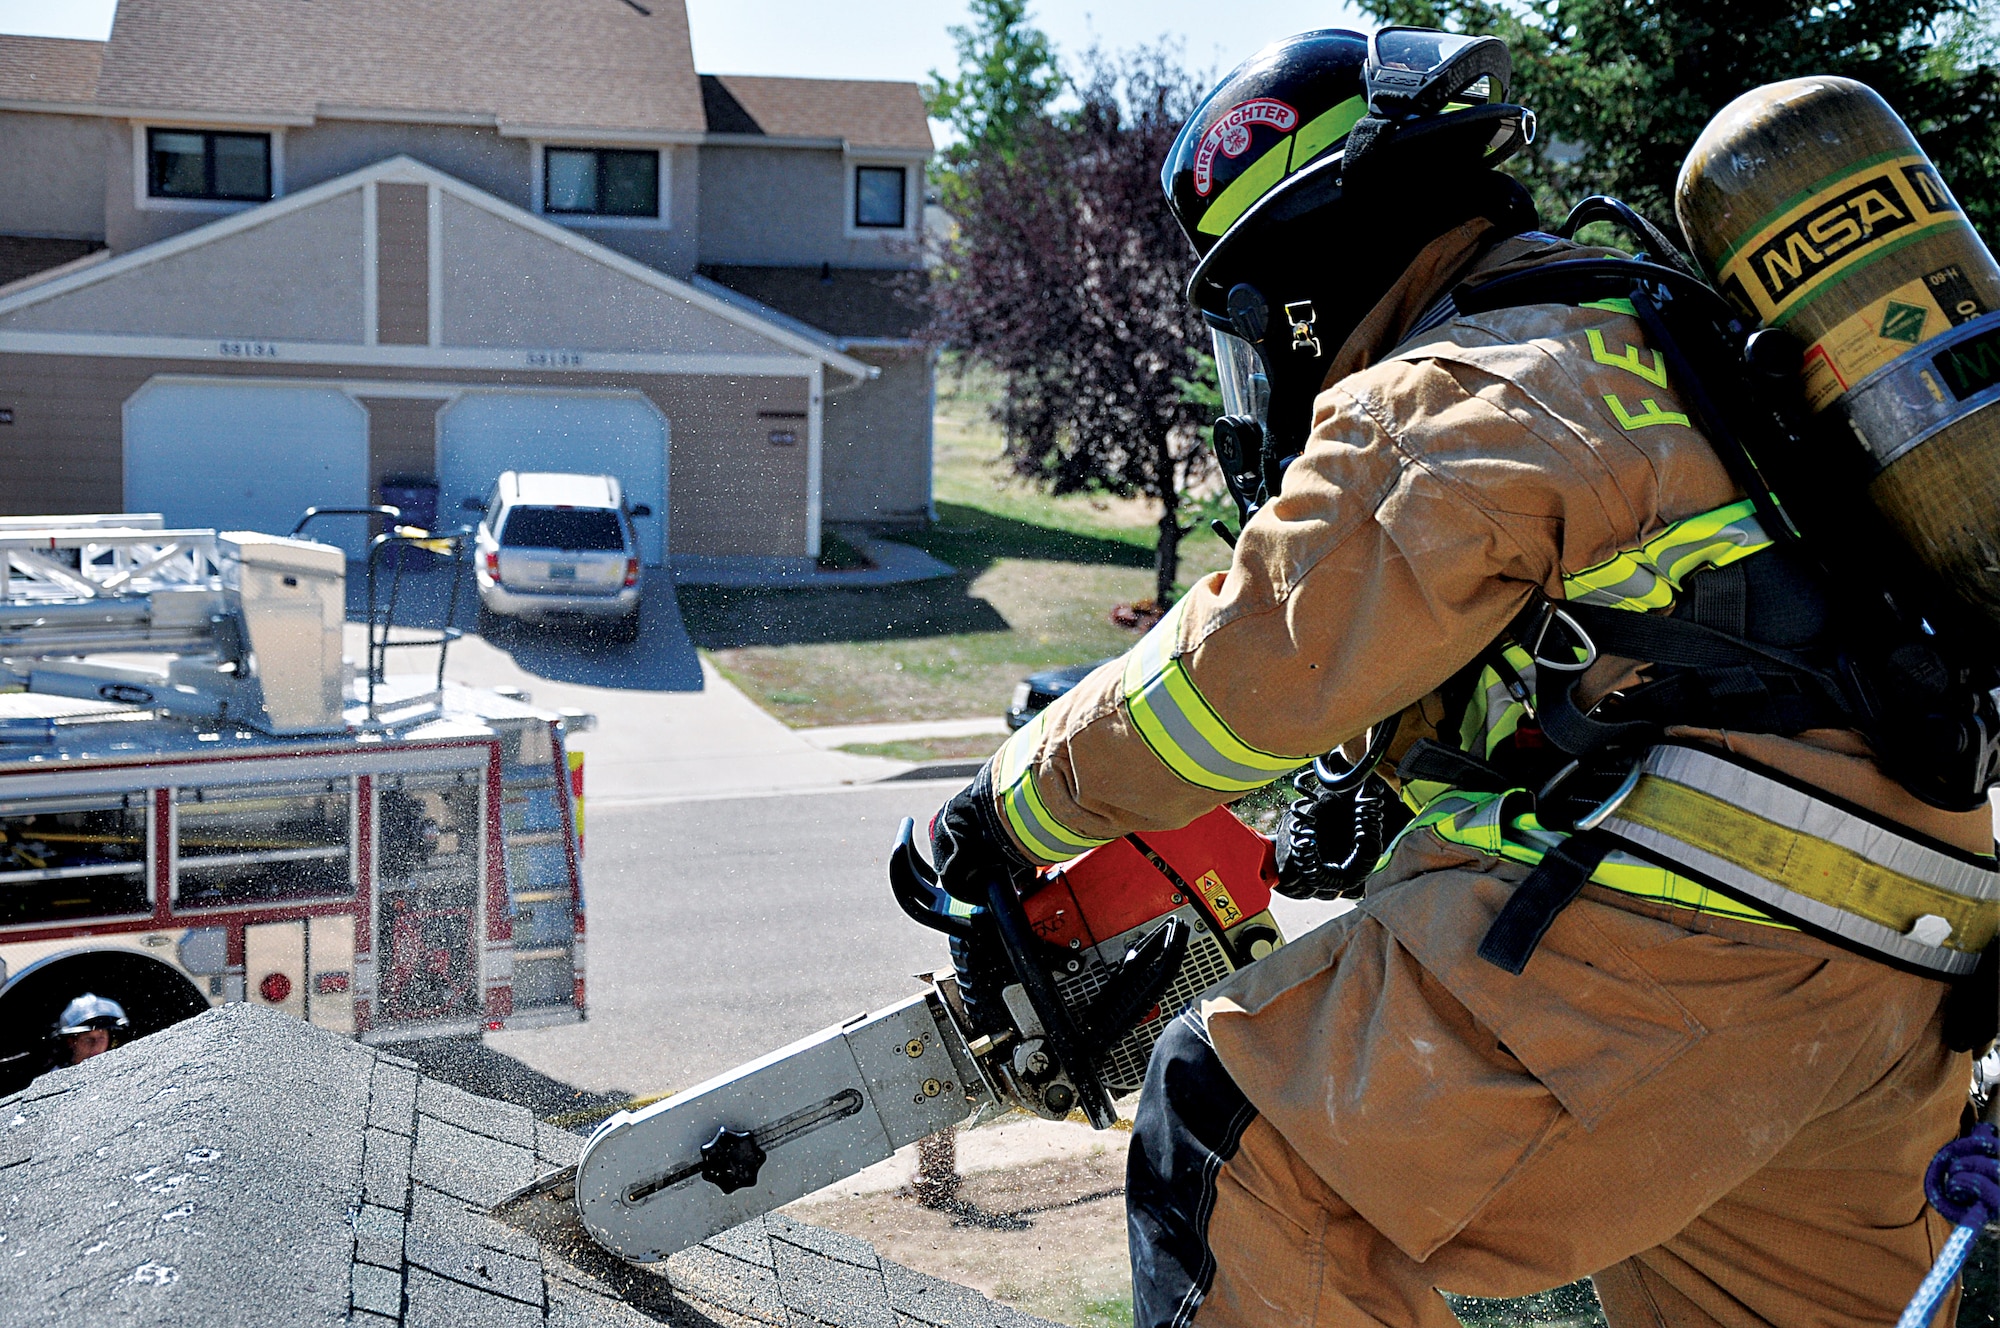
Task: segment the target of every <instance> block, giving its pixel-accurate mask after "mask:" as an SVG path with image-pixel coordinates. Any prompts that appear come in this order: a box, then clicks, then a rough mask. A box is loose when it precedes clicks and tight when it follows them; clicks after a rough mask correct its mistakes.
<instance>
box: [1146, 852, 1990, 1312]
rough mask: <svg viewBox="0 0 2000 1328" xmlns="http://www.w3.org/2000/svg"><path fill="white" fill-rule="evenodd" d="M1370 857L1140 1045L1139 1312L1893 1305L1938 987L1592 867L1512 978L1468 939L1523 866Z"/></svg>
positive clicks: (1937, 1237) (1938, 1237)
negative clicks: (1612, 880)
mask: <svg viewBox="0 0 2000 1328" xmlns="http://www.w3.org/2000/svg"><path fill="white" fill-rule="evenodd" d="M1424 855H1430V857H1431V858H1432V860H1431V861H1429V862H1422V861H1418V862H1412V861H1410V858H1411V857H1412V856H1415V857H1419V858H1421V857H1423V856H1424ZM1398 860H1399V865H1400V866H1402V867H1403V868H1404V869H1405V870H1404V871H1402V872H1397V871H1395V869H1393V868H1392V874H1395V875H1400V876H1405V877H1406V879H1403V880H1401V882H1400V883H1399V884H1395V885H1392V886H1389V887H1388V888H1386V889H1382V888H1378V889H1376V890H1374V891H1373V892H1371V895H1370V898H1369V899H1368V900H1367V901H1366V902H1365V903H1364V904H1363V905H1362V907H1361V908H1360V909H1358V910H1357V911H1356V912H1354V913H1351V914H1349V915H1347V916H1346V917H1343V918H1340V919H1337V920H1336V921H1334V922H1332V923H1329V924H1328V925H1326V926H1324V927H1322V928H1320V929H1318V930H1317V931H1314V932H1312V933H1310V934H1309V935H1307V936H1304V937H1301V938H1298V939H1297V940H1295V941H1294V942H1293V943H1292V944H1291V945H1289V946H1287V947H1286V948H1284V949H1283V950H1280V951H1279V952H1278V953H1277V954H1275V955H1273V956H1271V957H1270V958H1269V959H1266V960H1264V961H1263V962H1261V963H1259V964H1257V965H1255V966H1253V967H1251V968H1249V969H1247V970H1245V971H1244V972H1242V973H1241V974H1239V975H1238V976H1237V977H1236V978H1234V979H1232V980H1231V981H1230V982H1228V983H1226V984H1224V985H1223V986H1222V987H1221V988H1219V989H1217V990H1216V991H1214V992H1211V993H1210V994H1209V995H1208V996H1207V997H1205V998H1204V1000H1203V1001H1202V1002H1201V1004H1200V1007H1199V1008H1198V1010H1197V1011H1194V1012H1191V1013H1190V1015H1189V1016H1188V1017H1187V1018H1186V1019H1185V1020H1184V1021H1183V1022H1182V1024H1181V1025H1180V1026H1179V1027H1178V1028H1177V1030H1176V1033H1175V1034H1173V1035H1170V1037H1169V1038H1168V1039H1166V1040H1163V1043H1162V1047H1163V1050H1164V1051H1165V1052H1166V1054H1165V1055H1160V1056H1156V1060H1155V1073H1154V1075H1153V1076H1152V1078H1151V1079H1150V1080H1149V1083H1148V1093H1147V1101H1146V1102H1145V1103H1143V1104H1142V1107H1141V1113H1140V1116H1141V1118H1140V1121H1139V1127H1138V1129H1137V1131H1136V1132H1135V1136H1134V1146H1133V1155H1132V1175H1131V1185H1130V1190H1129V1193H1130V1195H1131V1199H1130V1207H1131V1213H1132V1224H1133V1256H1134V1270H1135V1291H1136V1301H1137V1305H1138V1308H1139V1320H1140V1328H1154V1326H1155V1325H1163V1324H1176V1325H1183V1324H1190V1323H1192V1324H1198V1325H1216V1326H1218V1328H1221V1326H1224V1325H1246V1326H1247V1325H1257V1326H1258V1328H1277V1326H1278V1325H1285V1326H1286V1328H1308V1326H1309V1325H1325V1326H1328V1328H1332V1326H1334V1325H1343V1326H1344V1325H1364V1324H1384V1325H1423V1326H1424V1328H1448V1325H1450V1324H1452V1323H1453V1319H1452V1316H1451V1314H1450V1311H1449V1310H1448V1308H1447V1307H1446V1305H1445V1303H1444V1301H1443V1299H1442V1298H1441V1297H1440V1296H1439V1295H1438V1294H1437V1289H1442V1290H1447V1291H1453V1292H1458V1293H1462V1294H1466V1295H1474V1296H1517V1295H1525V1294H1529V1293H1532V1292H1535V1291H1540V1290H1545V1289H1548V1288H1551V1287H1555V1286H1560V1285H1562V1284H1564V1283H1566V1282H1569V1281H1572V1280H1574V1279H1576V1278H1578V1277H1582V1276H1585V1275H1589V1274H1595V1275H1596V1279H1597V1286H1598V1294H1599V1296H1600V1298H1601V1299H1602V1301H1603V1304H1604V1308H1605V1312H1606V1315H1607V1316H1608V1317H1609V1319H1610V1321H1611V1323H1612V1325H1613V1328H1636V1326H1638V1325H1673V1326H1674V1328H1695V1326H1696V1325H1710V1324H1714V1325H1724V1326H1725V1328H1752V1326H1753V1325H1783V1326H1784V1328H1795V1326H1803V1325H1814V1326H1818V1325H1827V1326H1829V1328H1847V1326H1849V1325H1852V1328H1863V1326H1864V1325H1866V1326H1867V1328H1884V1326H1885V1325H1889V1324H1893V1323H1894V1322H1895V1320H1896V1317H1897V1315H1898V1314H1899V1313H1900V1312H1901V1310H1902V1307H1903V1305H1904V1304H1905V1303H1906V1302H1907V1300H1908V1299H1909V1297H1910V1295H1911V1294H1912V1292H1914V1290H1915V1289H1916V1286H1917V1284H1918V1282H1919V1280H1920V1279H1921V1278H1922V1277H1923V1274H1924V1272H1925V1271H1926V1269H1927V1268H1928V1267H1929V1266H1930V1263H1931V1261H1932V1259H1933V1258H1934V1256H1935V1255H1936V1253H1937V1251H1938V1249H1939V1247H1940V1246H1941V1244H1942V1242H1943V1241H1944V1239H1945V1237H1946V1236H1947V1235H1948V1234H1949V1227H1948V1225H1947V1224H1946V1223H1945V1222H1944V1220H1943V1219H1942V1218H1941V1217H1939V1216H1938V1215H1937V1214H1936V1213H1935V1212H1933V1211H1931V1210H1930V1209H1929V1208H1928V1207H1927V1206H1926V1204H1925V1202H1924V1196H1923V1190H1922V1177H1923V1171H1924V1167H1925V1165H1926V1163H1927V1162H1928V1161H1929V1159H1930V1157H1931V1154H1932V1153H1933V1152H1934V1151H1935V1150H1936V1149H1937V1148H1938V1147H1939V1146H1940V1145H1942V1144H1943V1143H1944V1142H1946V1141H1947V1140H1948V1139H1950V1138H1951V1137H1952V1136H1953V1134H1954V1133H1955V1131H1956V1127H1957V1122H1958V1118H1959V1113H1960V1111H1961V1109H1962V1107H1963V1104H1964V1101H1965V1092H1966V1087H1967V1083H1968V1078H1969V1066H1968V1062H1967V1058H1965V1057H1964V1056H1958V1055H1953V1054H1951V1053H1950V1052H1948V1051H1947V1050H1946V1049H1945V1047H1944V1045H1943V1042H1942V1040H1941V1037H1940V1032H1939V1023H1938V1010H1939V1005H1940V1002H1941V1000H1942V998H1943V996H1944V993H1945V991H1946V988H1945V986H1944V985H1943V984H1942V983H1939V982H1936V981H1933V980H1930V979H1926V978H1920V977H1916V976H1912V975H1909V974H1905V973H1900V972H1897V971H1895V970H1893V969H1891V968H1889V967H1887V966H1886V965H1883V964H1880V963H1877V962H1874V961H1872V960H1869V959H1865V958H1863V957H1861V956H1859V955H1856V954H1854V953H1851V952H1849V951H1846V950H1842V949H1839V948H1837V947H1835V946H1832V945H1830V944H1827V943H1824V942H1822V941H1819V940H1816V939H1814V938H1812V937H1809V936H1805V935H1802V934H1800V933H1798V932H1793V931H1784V930H1777V929H1773V928H1768V927H1759V926H1754V925H1750V924H1745V923H1731V922H1725V921H1719V920H1715V919H1711V918H1707V917H1703V916H1699V915H1696V914H1692V913H1689V912H1686V911H1681V910H1672V909H1667V908H1663V907H1655V906H1652V905H1648V904H1644V903H1640V902H1637V901H1633V900H1629V899H1627V898H1625V897H1624V896H1620V895H1617V894H1615V893H1613V892H1610V891H1605V890H1602V889H1600V888H1598V887H1595V886H1591V887H1588V888H1587V889H1586V891H1585V893H1584V895H1583V897H1581V898H1580V899H1579V900H1578V901H1577V902H1576V903H1574V904H1572V905H1571V906H1570V907H1569V908H1568V909H1567V910H1566V911H1565V912H1564V913H1563V914H1562V915H1561V916H1560V917H1559V918H1558V919H1557V920H1556V923H1555V925H1554V926H1553V927H1552V928H1551V929H1550V931H1549V933H1548V935H1547V937H1546V938H1545V939H1544V940H1543V941H1542V944H1541V946H1540V948H1539V949H1538V950H1537V951H1536V953H1535V956H1534V958H1533V959H1532V960H1531V962H1530V963H1529V965H1528V968H1527V971H1526V972H1525V973H1523V974H1521V975H1520V976H1518V977H1517V976H1513V975H1510V974H1508V973H1505V972H1503V971H1502V970H1500V969H1498V968H1496V967H1493V966H1492V965H1490V964H1487V963H1485V962H1484V961H1482V960H1480V959H1479V958H1478V956H1477V954H1476V953H1475V952H1476V950H1477V948H1478V945H1479V941H1480V938H1481V936H1482V935H1483V934H1484V932H1485V929H1486V927H1487V925H1488V924H1489V923H1490V922H1491V920H1492V918H1493V915H1494V914H1495V913H1496V912H1497V911H1498V909H1499V907H1500V905H1501V904H1502V903H1503V902H1504V900H1505V899H1506V897H1507V895H1508V893H1509V890H1510V883H1511V882H1514V881H1518V880H1519V879H1520V877H1521V876H1522V875H1524V874H1525V869H1523V868H1518V867H1515V866H1514V865H1513V864H1510V863H1505V862H1500V861H1497V860H1493V859H1477V860H1475V861H1472V862H1467V861H1466V860H1465V854H1464V852H1463V851H1461V850H1456V849H1449V848H1447V847H1446V846H1444V845H1441V844H1438V843H1437V841H1435V840H1434V839H1432V838H1431V837H1429V836H1412V837H1411V839H1410V840H1409V841H1406V843H1405V844H1404V846H1403V847H1402V848H1401V849H1400V850H1399V852H1398ZM1202 1043H1206V1044H1207V1045H1206V1046H1204V1045H1202ZM1210 1048H1212V1051H1211V1050H1210ZM1203 1057H1207V1058H1208V1062H1207V1065H1208V1067H1209V1068H1204V1065H1203V1062H1202V1058H1203ZM1218 1061H1219V1064H1218ZM1222 1072H1226V1075H1225V1074H1223V1073H1222ZM1209 1078H1213V1079H1215V1080H1216V1081H1217V1082H1215V1083H1210V1082H1205V1081H1206V1080H1207V1079H1209ZM1232 1103H1235V1104H1240V1105H1234V1106H1232V1105H1230V1104H1232ZM1176 1131H1178V1132H1179V1133H1178V1134H1176ZM1196 1136H1203V1138H1202V1139H1197V1138H1196ZM1955 1305H1956V1301H1955V1298H1954V1299H1953V1303H1952V1304H1950V1305H1947V1306H1946V1307H1945V1308H1944V1311H1943V1312H1942V1313H1941V1315H1940V1317H1939V1319H1938V1322H1939V1323H1940V1324H1946V1325H1948V1324H1950V1323H1951V1321H1952V1318H1951V1316H1952V1314H1953V1313H1955Z"/></svg>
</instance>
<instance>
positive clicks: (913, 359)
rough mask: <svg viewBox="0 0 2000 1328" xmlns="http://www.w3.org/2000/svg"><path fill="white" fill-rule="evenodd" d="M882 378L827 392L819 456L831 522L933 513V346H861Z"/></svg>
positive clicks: (859, 354) (825, 507) (856, 354)
mask: <svg viewBox="0 0 2000 1328" xmlns="http://www.w3.org/2000/svg"><path fill="white" fill-rule="evenodd" d="M853 354H854V357H855V358H856V359H859V360H862V361H864V362H866V363H868V364H873V365H876V366H878V367H879V368H880V369H881V370H882V374H881V376H880V377H879V378H876V379H875V380H874V381H872V382H869V383H864V384H862V385H861V386H860V387H855V388H849V389H847V390H846V391H835V392H828V393H827V395H826V442H825V450H824V453H823V462H822V472H821V474H822V485H823V493H824V498H823V500H822V508H823V511H824V513H825V518H826V520H828V521H920V520H923V519H924V518H925V517H927V516H928V515H929V514H930V501H931V410H932V405H933V398H932V392H931V388H932V383H933V381H934V378H933V373H932V369H931V356H930V352H929V351H928V350H926V349H924V348H922V347H911V348H909V349H907V350H863V351H855V352H853Z"/></svg>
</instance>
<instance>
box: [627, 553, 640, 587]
mask: <svg viewBox="0 0 2000 1328" xmlns="http://www.w3.org/2000/svg"><path fill="white" fill-rule="evenodd" d="M625 584H626V585H627V586H636V585H638V584H639V560H638V559H637V558H627V559H626V560H625Z"/></svg>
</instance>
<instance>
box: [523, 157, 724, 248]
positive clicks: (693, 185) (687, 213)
mask: <svg viewBox="0 0 2000 1328" xmlns="http://www.w3.org/2000/svg"><path fill="white" fill-rule="evenodd" d="M660 168H661V169H662V170H664V171H665V172H666V173H667V197H666V217H665V218H664V220H665V223H666V224H665V225H655V224H653V222H652V221H651V220H650V219H648V220H642V221H625V220H622V219H621V220H606V221H602V222H593V221H591V220H590V219H589V218H588V217H565V216H550V217H549V218H548V220H549V221H553V222H554V223H556V224H557V225H558V226H566V227H568V228H569V229H570V230H573V231H575V232H576V233H577V234H578V235H581V236H584V237H586V238H588V239H591V240H595V241H596V242H597V243H598V244H601V245H603V246H604V247H605V248H607V249H616V250H617V251H618V252H619V253H621V254H624V255H625V256H626V257H627V258H634V259H637V260H638V261H639V262H641V263H644V264H645V265H646V266H647V267H656V268H658V269H659V270H660V271H662V272H665V273H668V274H670V275H672V276H676V277H686V276H687V275H689V274H690V273H692V272H693V271H694V269H695V264H696V262H697V261H698V260H699V258H700V252H699V245H700V239H701V231H700V227H699V225H698V224H697V214H698V213H699V211H700V208H701V156H700V153H699V151H698V150H697V149H696V148H694V147H692V146H682V147H669V148H662V149H661V150H660Z"/></svg>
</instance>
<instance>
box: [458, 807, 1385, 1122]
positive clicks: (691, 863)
mask: <svg viewBox="0 0 2000 1328" xmlns="http://www.w3.org/2000/svg"><path fill="white" fill-rule="evenodd" d="M962 782H963V781H961V780H943V781H915V782H892V783H887V784H880V785H875V786H873V787H861V788H851V789H843V790H835V791H821V792H817V793H786V794H782V795H775V796H769V797H759V798H741V799H699V800H685V801H674V802H658V803H653V804H650V805H644V806H624V807H612V808H608V809H604V810H598V809H595V808H593V809H592V810H591V812H590V820H589V837H588V843H587V846H586V852H585V859H584V861H585V870H584V880H585V882H586V889H587V891H588V917H589V932H588V941H587V963H588V966H589V982H590V1019H589V1021H588V1022H587V1023H585V1024H583V1025H581V1026H576V1025H570V1026H564V1027H557V1028H546V1029H531V1030H524V1031H521V1032H508V1033H489V1034H487V1036H486V1044H487V1046H488V1047H490V1048H492V1049H493V1050H495V1051H498V1052H501V1053H503V1054H504V1055H507V1056H510V1057H514V1058H516V1059H518V1060H520V1061H523V1062H525V1063H526V1064H527V1065H529V1066H531V1067H533V1068H534V1069H535V1070H538V1071H540V1072H541V1073H542V1074H545V1075H548V1076H550V1077H552V1078H555V1079H559V1080H562V1081H565V1082H567V1083H569V1084H572V1085H574V1086H576V1087H577V1088H579V1089H583V1090H586V1091H589V1092H593V1093H612V1092H614V1091H622V1092H625V1093H630V1094H634V1095H650V1094H655V1093H663V1092H668V1091H673V1090H679V1089H683V1088H688V1087H692V1086H693V1085H694V1084H697V1083H699V1082H701V1081H702V1080H704V1079H706V1078H709V1077H711V1076H713V1075H715V1074H718V1073H720V1072H722V1071H724V1070H727V1069H731V1068H733V1067H735V1066H737V1065H740V1064H742V1063H744V1062H745V1061H748V1060H751V1059H753V1058H755V1057H757V1056H761V1055H763V1054H764V1053H765V1052H767V1051H771V1050H774V1049H776V1048H778V1047H781V1046H783V1045H785V1044H786V1043H788V1042H791V1041H794V1040H795V1039H797V1038H800V1037H804V1036H805V1035H806V1034H808V1033H812V1032H815V1031H817V1030H818V1029H821V1028H823V1027H825V1026H827V1025H829V1024H833V1023H838V1022H840V1021H841V1020H843V1019H846V1018H848V1017H849V1016H851V1015H854V1014H857V1013H859V1012H861V1011H863V1010H870V1009H875V1008H878V1007H880V1006H883V1005H887V1004H889V1003H890V1002H892V1001H895V1000H898V999H900V998H902V997H904V996H907V995H910V994H911V993H913V992H915V991H916V990H918V987H917V984H916V983H915V982H914V981H912V976H911V975H913V974H916V973H920V972H925V971H931V970H935V969H937V968H939V967H941V966H943V965H944V964H946V963H948V962H949V957H948V955H947V952H946V949H945V943H944V939H943V938H942V937H941V936H939V935H938V934H937V933H935V932H931V931H926V930H925V929H924V928H922V927H919V926H918V925H917V924H916V923H914V922H912V921H911V920H910V919H909V918H908V917H906V916H905V915H904V914H903V912H902V911H901V910H900V909H899V908H897V907H896V905H895V903H894V901H893V900H892V899H891V898H890V895H889V885H888V877H887V874H886V862H887V859H888V854H889V848H890V846H891V844H892V843H893V842H894V840H895V833H896V826H897V823H898V821H900V820H901V818H902V817H905V816H909V817H913V818H915V820H916V821H917V823H918V826H919V838H920V840H921V839H922V833H921V827H922V826H923V825H925V824H926V823H928V821H929V819H930V816H931V813H932V812H934V811H935V810H936V809H937V807H938V804H939V803H941V802H943V801H944V799H946V798H947V797H949V796H950V795H951V794H952V793H953V792H955V791H956V790H957V788H958V787H959V785H960V784H961V783H962ZM927 847H928V846H927V845H926V848H927ZM1346 907H1347V906H1346V905H1344V904H1342V905H1333V904H1317V903H1304V902H1300V901H1297V900H1290V899H1279V900H1276V901H1274V904H1273V910H1272V911H1273V913H1274V914H1275V915H1276V916H1277V919H1278V924H1279V926H1280V928H1281V929H1282V930H1283V931H1284V933H1285V934H1286V935H1287V936H1298V935H1302V934H1303V933H1304V932H1306V931H1307V930H1309V929H1310V928H1312V927H1314V926H1317V925H1318V924H1319V923H1320V922H1322V921H1324V920H1325V919H1327V918H1329V917H1332V916H1334V915H1336V914H1337V913H1339V912H1342V911H1344V910H1345V908H1346Z"/></svg>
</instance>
